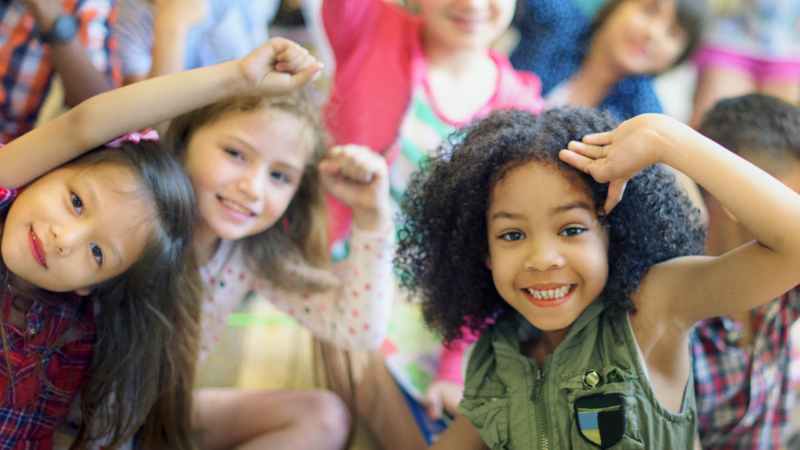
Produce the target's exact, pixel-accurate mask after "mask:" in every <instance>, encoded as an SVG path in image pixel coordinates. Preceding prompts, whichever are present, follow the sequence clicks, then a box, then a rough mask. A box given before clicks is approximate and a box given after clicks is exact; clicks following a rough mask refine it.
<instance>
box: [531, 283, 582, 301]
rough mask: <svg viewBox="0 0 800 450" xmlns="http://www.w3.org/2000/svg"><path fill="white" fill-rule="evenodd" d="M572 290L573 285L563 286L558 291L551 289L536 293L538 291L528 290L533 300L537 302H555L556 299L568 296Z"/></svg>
mask: <svg viewBox="0 0 800 450" xmlns="http://www.w3.org/2000/svg"><path fill="white" fill-rule="evenodd" d="M570 289H572V285H571V284H566V285H564V286H561V287H560V288H558V289H549V290H545V291H536V290H533V289H527V291H528V293H529V294H531V296H532V297H533V298H535V299H537V300H554V299H558V298H562V297H564V296H565V295H567V293H569V291H570Z"/></svg>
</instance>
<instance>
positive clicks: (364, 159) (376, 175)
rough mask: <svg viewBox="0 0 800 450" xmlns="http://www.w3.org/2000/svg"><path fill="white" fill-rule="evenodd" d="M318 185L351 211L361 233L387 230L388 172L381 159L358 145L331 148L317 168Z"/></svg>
mask: <svg viewBox="0 0 800 450" xmlns="http://www.w3.org/2000/svg"><path fill="white" fill-rule="evenodd" d="M319 170H320V175H321V178H322V184H323V185H324V186H325V188H326V189H328V191H329V192H330V193H331V194H333V195H334V196H336V198H338V199H339V200H341V201H342V202H344V203H345V204H346V205H347V206H349V207H350V208H352V209H353V219H354V220H355V222H356V225H357V226H358V228H360V229H362V230H364V231H374V232H383V231H386V230H388V229H389V228H390V227H391V217H390V212H389V168H388V166H387V165H386V160H385V159H383V157H382V156H381V155H380V154H378V153H376V152H374V151H372V150H370V149H369V148H367V147H363V146H360V145H352V144H351V145H341V146H336V147H332V148H331V149H330V151H329V152H328V156H327V158H326V159H325V160H324V161H322V162H321V163H320V165H319Z"/></svg>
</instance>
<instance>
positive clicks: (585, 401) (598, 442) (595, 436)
mask: <svg viewBox="0 0 800 450" xmlns="http://www.w3.org/2000/svg"><path fill="white" fill-rule="evenodd" d="M604 372H606V373H608V372H607V371H604ZM587 373H588V372H587ZM585 375H586V374H580V375H579V376H575V377H572V378H570V379H568V380H566V381H564V382H562V383H560V385H559V389H560V390H561V393H562V394H565V395H566V397H567V401H568V406H569V409H568V411H567V414H569V421H568V423H569V424H570V425H569V426H570V430H569V441H570V448H572V449H575V450H589V449H593V450H594V449H598V448H600V449H606V448H610V449H615V450H616V449H630V450H640V449H644V448H645V446H644V443H643V442H642V438H641V435H640V433H639V414H638V413H639V412H638V410H637V405H636V401H635V399H634V386H633V380H631V379H628V380H619V381H616V380H615V381H611V382H608V383H605V384H600V385H597V384H596V383H592V382H591V381H594V380H593V377H589V379H590V383H589V384H588V385H587V383H586V377H585ZM609 375H611V374H609ZM609 378H612V379H613V376H612V377H603V380H606V379H609Z"/></svg>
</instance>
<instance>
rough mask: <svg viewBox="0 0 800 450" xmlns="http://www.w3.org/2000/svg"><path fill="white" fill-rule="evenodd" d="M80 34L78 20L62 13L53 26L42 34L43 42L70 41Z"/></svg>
mask: <svg viewBox="0 0 800 450" xmlns="http://www.w3.org/2000/svg"><path fill="white" fill-rule="evenodd" d="M77 34H78V23H77V21H76V20H75V19H74V18H72V17H70V16H67V15H64V14H62V15H60V16H58V19H56V23H54V24H53V28H52V29H51V30H50V31H48V32H46V33H42V34H41V35H40V39H41V40H42V42H44V43H46V44H49V43H53V42H69V41H71V40H72V39H74V38H75V35H77Z"/></svg>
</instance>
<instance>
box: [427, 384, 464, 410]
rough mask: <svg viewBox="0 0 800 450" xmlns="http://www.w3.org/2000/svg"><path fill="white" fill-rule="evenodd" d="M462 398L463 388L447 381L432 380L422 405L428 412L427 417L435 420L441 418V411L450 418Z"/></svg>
mask: <svg viewBox="0 0 800 450" xmlns="http://www.w3.org/2000/svg"><path fill="white" fill-rule="evenodd" d="M462 398H464V386H461V385H460V384H458V383H455V382H453V381H448V380H434V381H433V382H432V383H431V384H430V385H429V386H428V390H427V391H426V392H425V398H423V399H422V403H423V404H424V405H425V409H426V410H427V411H428V417H430V418H431V419H433V420H437V419H439V418H440V417H442V409H444V411H445V412H447V414H450V415H451V416H455V415H456V408H458V404H459V403H461V399H462Z"/></svg>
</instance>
